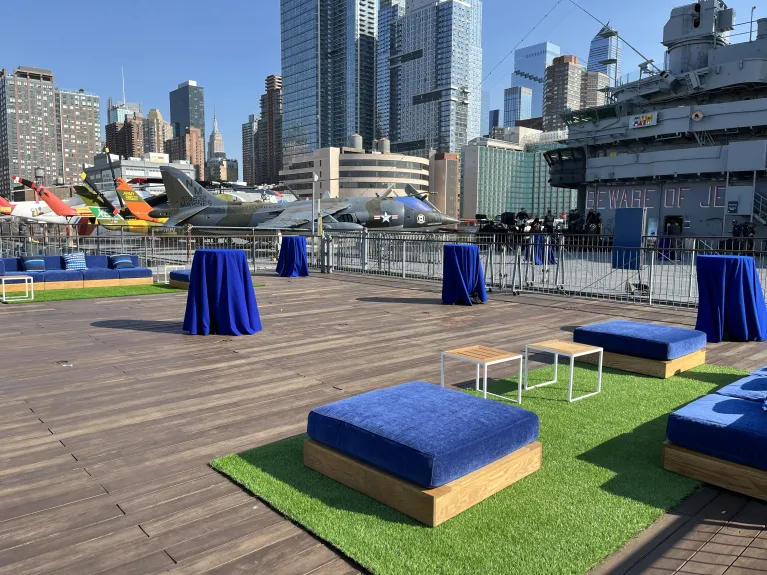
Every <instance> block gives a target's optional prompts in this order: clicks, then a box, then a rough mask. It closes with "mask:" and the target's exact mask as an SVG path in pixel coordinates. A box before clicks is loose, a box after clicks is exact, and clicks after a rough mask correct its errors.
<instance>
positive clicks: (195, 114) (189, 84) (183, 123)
mask: <svg viewBox="0 0 767 575" xmlns="http://www.w3.org/2000/svg"><path fill="white" fill-rule="evenodd" d="M170 123H171V125H172V126H173V136H174V137H176V138H178V137H180V136H183V135H184V134H185V133H186V129H187V128H197V129H198V130H200V136H201V137H202V141H203V143H204V142H205V89H204V88H203V87H202V86H198V85H197V82H195V81H194V80H187V81H186V82H182V83H181V84H179V85H178V88H176V89H175V90H173V91H172V92H171V93H170Z"/></svg>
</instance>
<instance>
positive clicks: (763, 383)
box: [717, 375, 767, 403]
mask: <svg viewBox="0 0 767 575" xmlns="http://www.w3.org/2000/svg"><path fill="white" fill-rule="evenodd" d="M717 393H718V394H719V395H726V396H728V397H739V398H740V399H747V400H749V401H758V402H759V403H761V402H763V401H764V400H765V399H767V375H747V376H746V377H744V378H742V379H739V380H738V381H734V382H733V383H731V384H730V385H725V386H724V387H723V388H722V389H720V390H719V391H717Z"/></svg>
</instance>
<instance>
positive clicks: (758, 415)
mask: <svg viewBox="0 0 767 575" xmlns="http://www.w3.org/2000/svg"><path fill="white" fill-rule="evenodd" d="M762 405H763V404H762V403H760V402H756V401H749V400H747V399H740V398H737V397H729V396H726V395H720V394H718V393H714V394H711V395H707V396H705V397H701V398H700V399H698V400H696V401H694V402H692V403H690V404H688V405H685V406H684V407H682V408H681V409H678V410H677V411H675V412H674V413H672V414H671V415H670V416H669V418H668V424H667V427H666V436H667V437H668V439H669V441H670V442H671V443H673V444H674V445H678V446H680V447H685V448H687V449H690V450H692V451H696V452H698V453H703V454H705V455H710V456H712V457H716V458H719V459H724V460H726V461H731V462H734V463H740V464H742V465H748V466H750V467H755V468H757V469H762V470H767V413H765V412H764V410H763V409H762Z"/></svg>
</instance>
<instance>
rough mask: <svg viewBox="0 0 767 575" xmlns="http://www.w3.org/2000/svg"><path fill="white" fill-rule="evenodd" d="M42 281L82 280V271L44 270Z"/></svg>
mask: <svg viewBox="0 0 767 575" xmlns="http://www.w3.org/2000/svg"><path fill="white" fill-rule="evenodd" d="M42 281H44V282H73V281H83V272H82V271H81V270H45V272H43V279H42Z"/></svg>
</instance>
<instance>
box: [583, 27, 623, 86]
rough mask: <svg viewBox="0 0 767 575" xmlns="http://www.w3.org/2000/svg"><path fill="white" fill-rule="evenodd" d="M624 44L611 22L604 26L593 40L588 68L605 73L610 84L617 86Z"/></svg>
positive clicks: (588, 69)
mask: <svg viewBox="0 0 767 575" xmlns="http://www.w3.org/2000/svg"><path fill="white" fill-rule="evenodd" d="M622 44H623V42H621V39H620V36H618V32H616V31H615V30H614V29H613V28H611V27H610V23H609V22H608V23H607V24H605V25H604V26H602V29H601V30H600V31H599V32H598V33H597V35H596V36H594V39H593V40H592V41H591V47H590V48H589V63H588V65H587V66H586V70H587V71H588V72H601V73H602V74H605V75H606V76H607V77H608V78H609V85H610V86H615V82H616V80H617V79H618V78H619V77H620V75H621V55H622V52H623V46H622Z"/></svg>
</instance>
